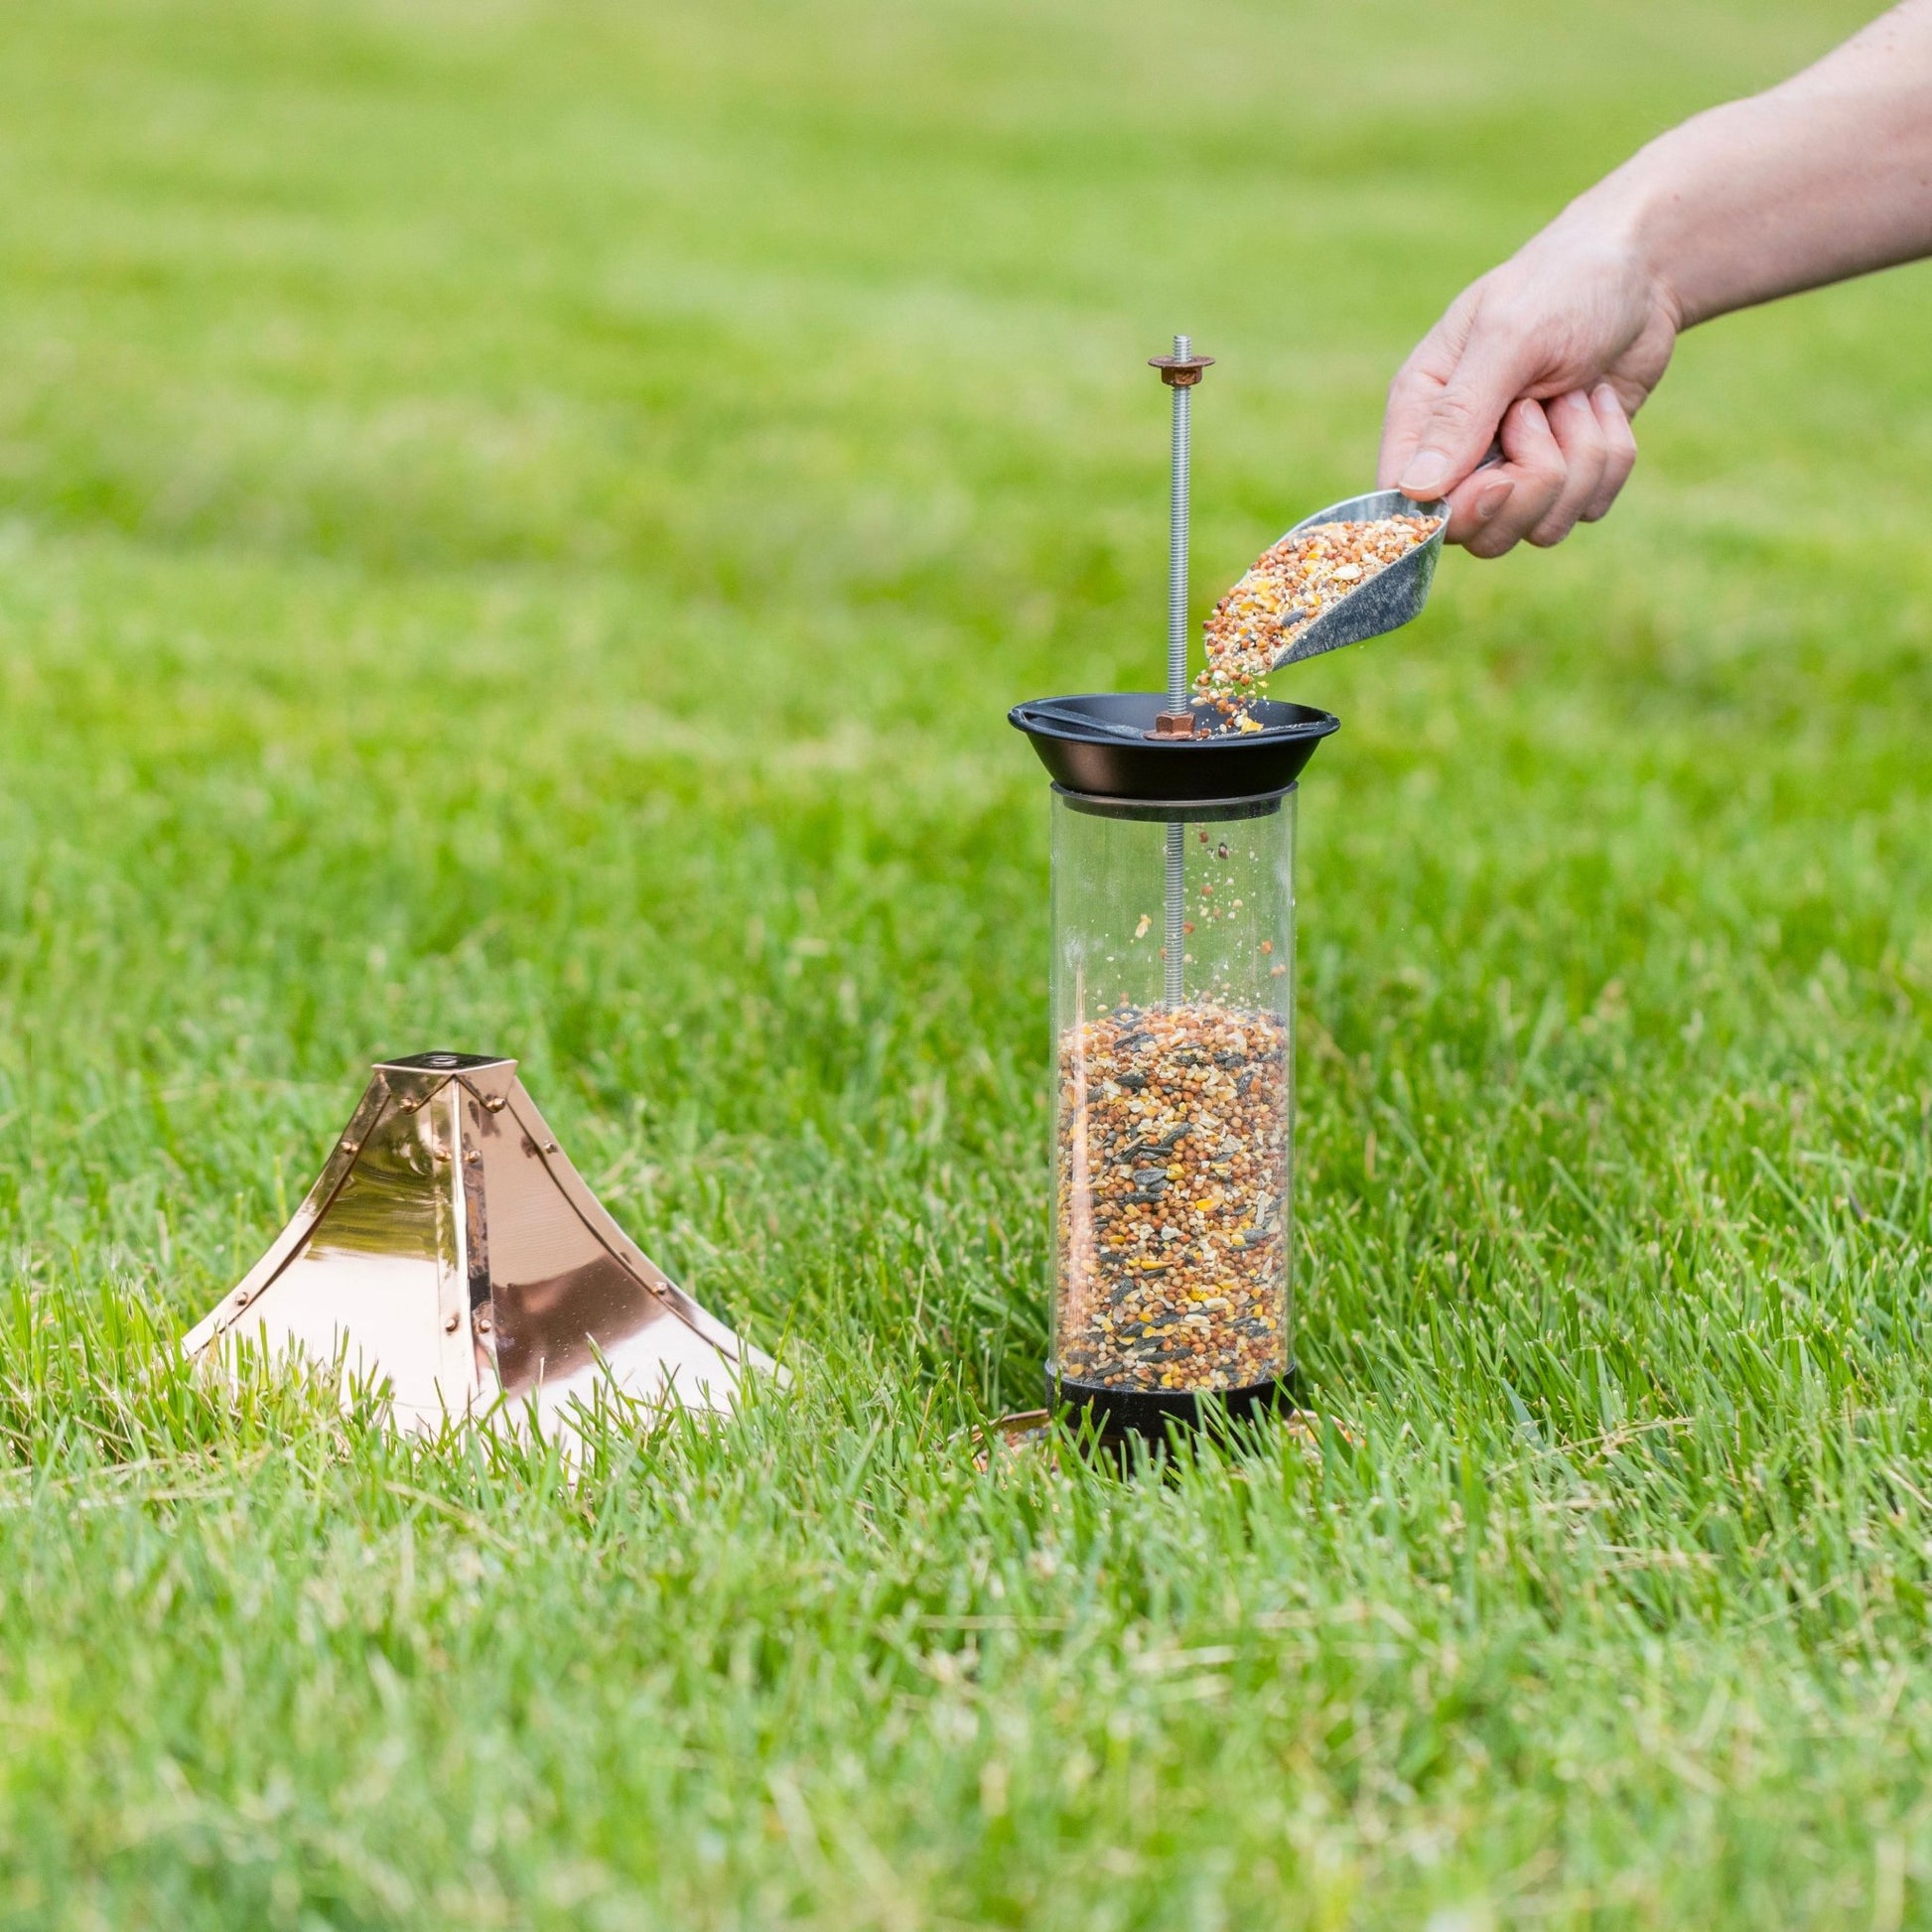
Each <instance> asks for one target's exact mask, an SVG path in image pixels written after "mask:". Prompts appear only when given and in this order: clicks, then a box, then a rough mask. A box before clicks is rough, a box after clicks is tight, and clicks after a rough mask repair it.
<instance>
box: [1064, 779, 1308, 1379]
mask: <svg viewBox="0 0 1932 1932" xmlns="http://www.w3.org/2000/svg"><path fill="white" fill-rule="evenodd" d="M1172 810H1173V808H1160V809H1159V810H1158V811H1157V810H1155V809H1153V808H1149V807H1143V806H1137V805H1124V804H1121V803H1118V802H1106V801H1101V800H1096V799H1091V798H1075V797H1069V796H1068V795H1067V794H1066V793H1064V792H1056V793H1055V796H1054V801H1053V944H1054V953H1053V962H1054V972H1053V1031H1054V1057H1055V1070H1056V1080H1055V1106H1054V1146H1055V1191H1054V1225H1055V1235H1056V1254H1055V1279H1054V1294H1053V1310H1052V1316H1053V1321H1052V1350H1053V1353H1052V1362H1051V1369H1050V1372H1051V1374H1052V1376H1053V1378H1054V1380H1055V1381H1056V1382H1057V1383H1058V1384H1059V1385H1060V1387H1061V1388H1062V1390H1063V1391H1064V1392H1065V1393H1066V1394H1067V1395H1068V1396H1069V1397H1073V1396H1077V1395H1078V1393H1079V1392H1080V1390H1081V1389H1083V1388H1086V1389H1096V1390H1107V1391H1111V1392H1118V1393H1134V1394H1147V1395H1163V1394H1165V1395H1183V1396H1184V1395H1189V1394H1201V1393H1216V1394H1227V1393H1231V1392H1236V1391H1256V1390H1260V1389H1263V1388H1265V1387H1268V1386H1270V1385H1272V1384H1274V1383H1276V1382H1278V1381H1280V1380H1281V1379H1282V1378H1283V1377H1284V1376H1286V1375H1287V1374H1288V1373H1289V1371H1290V1369H1291V1368H1292V1366H1293V1356H1292V1344H1291V1336H1292V1332H1293V1327H1292V1299H1291V1273H1292V1268H1293V1255H1294V1239H1293V1199H1292V1195H1293V1144H1294V1118H1293V1115H1294V1072H1293V1068H1294V1044H1293V1021H1294V986H1295V973H1294V964H1295V952H1294V947H1295V792H1294V790H1293V789H1292V788H1291V789H1290V790H1289V791H1288V792H1287V793H1286V794H1285V795H1282V796H1280V797H1277V798H1273V799H1268V800H1265V801H1261V802H1259V803H1237V804H1233V805H1221V806H1215V807H1208V808H1202V811H1201V813H1200V815H1198V816H1196V815H1192V814H1191V811H1190V813H1189V815H1186V816H1183V817H1182V818H1181V819H1180V820H1179V823H1180V824H1181V825H1182V827H1183V851H1184V887H1183V890H1184V897H1185V908H1186V909H1185V915H1184V919H1183V922H1182V926H1181V934H1180V937H1181V946H1182V955H1181V959H1180V962H1179V964H1180V969H1181V970H1180V976H1179V997H1178V998H1177V999H1176V998H1174V997H1173V980H1172V979H1171V976H1170V972H1169V967H1170V964H1171V962H1170V959H1169V957H1168V948H1169V941H1168V920H1167V919H1166V918H1165V917H1164V916H1163V905H1162V903H1161V901H1160V898H1159V897H1158V895H1159V894H1160V893H1161V891H1162V885H1163V877H1164V865H1163V860H1164V856H1165V851H1166V847H1167V844H1168V825H1169V824H1170V823H1172V822H1173V819H1172V818H1171V816H1170V814H1171V812H1172Z"/></svg>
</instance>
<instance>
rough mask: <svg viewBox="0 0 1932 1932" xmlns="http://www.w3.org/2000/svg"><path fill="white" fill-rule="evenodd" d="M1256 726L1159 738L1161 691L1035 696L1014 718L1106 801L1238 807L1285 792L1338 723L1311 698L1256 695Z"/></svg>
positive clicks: (1057, 771) (1043, 751)
mask: <svg viewBox="0 0 1932 1932" xmlns="http://www.w3.org/2000/svg"><path fill="white" fill-rule="evenodd" d="M1248 709H1249V711H1250V713H1251V714H1252V715H1253V717H1254V718H1255V719H1256V720H1258V721H1259V723H1260V724H1261V727H1262V729H1261V730H1260V731H1258V732H1223V733H1217V734H1215V735H1214V736H1212V737H1207V738H1168V737H1157V736H1155V735H1154V734H1155V729H1156V721H1157V720H1158V719H1160V718H1161V717H1162V716H1164V715H1165V714H1166V713H1167V710H1168V700H1167V697H1166V696H1165V694H1163V693H1162V692H1159V691H1107V692H1101V693H1098V694H1096V695H1092V696H1087V697H1079V698H1035V700H1034V701H1033V702H1032V703H1030V704H1019V705H1015V706H1014V708H1013V709H1012V710H1011V711H1010V712H1008V713H1007V722H1008V723H1009V724H1011V725H1012V726H1013V727H1014V728H1015V729H1016V730H1017V731H1023V732H1025V733H1026V734H1027V736H1028V737H1029V738H1030V739H1031V740H1032V741H1033V747H1034V750H1035V752H1037V753H1038V754H1039V761H1040V763H1041V764H1043V765H1045V767H1046V769H1047V771H1048V773H1049V774H1050V775H1051V777H1052V780H1053V782H1054V784H1055V785H1056V786H1058V788H1059V789H1060V790H1061V791H1063V792H1067V793H1070V794H1072V795H1073V796H1074V797H1076V798H1081V799H1092V800H1093V801H1095V803H1096V804H1097V805H1099V806H1100V807H1101V808H1102V809H1104V808H1105V806H1106V805H1107V804H1114V805H1120V806H1130V807H1131V806H1135V805H1173V806H1181V805H1201V806H1216V805H1234V804H1238V803H1244V802H1248V801H1257V802H1258V801H1260V800H1263V799H1270V798H1279V797H1280V796H1281V795H1282V793H1283V792H1285V791H1287V789H1288V788H1289V786H1290V785H1292V784H1293V783H1294V782H1295V781H1296V779H1297V778H1299V777H1300V776H1301V775H1302V767H1303V766H1304V765H1305V764H1307V763H1308V761H1309V759H1311V758H1313V756H1314V751H1315V747H1316V746H1317V745H1319V744H1320V743H1321V741H1322V740H1323V739H1324V738H1326V737H1327V736H1328V734H1329V733H1330V732H1332V731H1338V730H1339V729H1340V728H1341V720H1340V719H1339V718H1336V717H1333V716H1331V715H1330V714H1329V713H1328V712H1325V711H1315V710H1312V709H1311V708H1310V707H1309V706H1308V705H1305V704H1280V703H1277V702H1276V701H1275V700H1273V699H1271V698H1257V699H1255V700H1253V701H1252V702H1251V703H1250V705H1249V707H1248Z"/></svg>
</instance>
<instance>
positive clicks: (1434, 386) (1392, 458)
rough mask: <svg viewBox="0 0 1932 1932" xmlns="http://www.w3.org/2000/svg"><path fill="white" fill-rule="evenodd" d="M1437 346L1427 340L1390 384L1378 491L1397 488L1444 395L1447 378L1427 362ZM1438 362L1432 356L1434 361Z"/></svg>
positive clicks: (1377, 470)
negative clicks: (1428, 355)
mask: <svg viewBox="0 0 1932 1932" xmlns="http://www.w3.org/2000/svg"><path fill="white" fill-rule="evenodd" d="M1433 347H1434V343H1433V341H1431V340H1425V342H1424V343H1423V345H1422V346H1421V347H1420V348H1418V349H1417V350H1416V353H1415V354H1414V355H1412V356H1410V358H1409V359H1408V361H1406V362H1405V363H1403V365H1402V367H1401V368H1399V369H1398V370H1397V371H1396V375H1395V380H1394V381H1393V382H1391V383H1390V384H1389V399H1388V402H1387V404H1386V405H1385V406H1384V408H1383V412H1382V448H1381V450H1380V452H1379V453H1378V454H1377V456H1376V459H1375V486H1376V488H1377V489H1393V488H1394V487H1395V485H1396V479H1397V478H1398V477H1400V476H1401V475H1402V473H1403V471H1404V470H1406V469H1407V468H1408V467H1409V462H1410V459H1411V458H1412V457H1414V455H1415V454H1416V448H1417V446H1418V445H1419V444H1420V443H1421V441H1422V433H1423V431H1424V430H1425V429H1426V428H1427V427H1428V425H1429V419H1430V417H1431V415H1433V414H1434V413H1435V408H1436V399H1437V397H1438V396H1440V395H1441V394H1442V393H1443V383H1444V377H1443V375H1442V374H1441V372H1440V371H1439V370H1438V369H1436V368H1435V367H1433V366H1431V365H1430V362H1426V361H1425V360H1424V351H1425V350H1429V349H1432V348H1433ZM1434 359H1435V358H1434V357H1433V356H1432V357H1431V358H1430V361H1431V362H1433V360H1434Z"/></svg>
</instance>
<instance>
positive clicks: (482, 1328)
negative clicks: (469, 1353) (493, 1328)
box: [477, 1314, 489, 1335]
mask: <svg viewBox="0 0 1932 1932" xmlns="http://www.w3.org/2000/svg"><path fill="white" fill-rule="evenodd" d="M477 1332H478V1334H480V1335H486V1334H488V1332H489V1317H488V1315H486V1314H480V1315H478V1317H477Z"/></svg>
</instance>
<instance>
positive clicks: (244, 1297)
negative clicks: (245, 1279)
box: [234, 1288, 248, 1309]
mask: <svg viewBox="0 0 1932 1932" xmlns="http://www.w3.org/2000/svg"><path fill="white" fill-rule="evenodd" d="M234 1305H235V1307H236V1308H238V1309H245V1308H246V1307H247V1306H248V1291H247V1290H246V1289H245V1288H244V1289H243V1290H242V1291H241V1293H240V1294H239V1295H237V1296H236V1297H235V1298H234Z"/></svg>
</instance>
